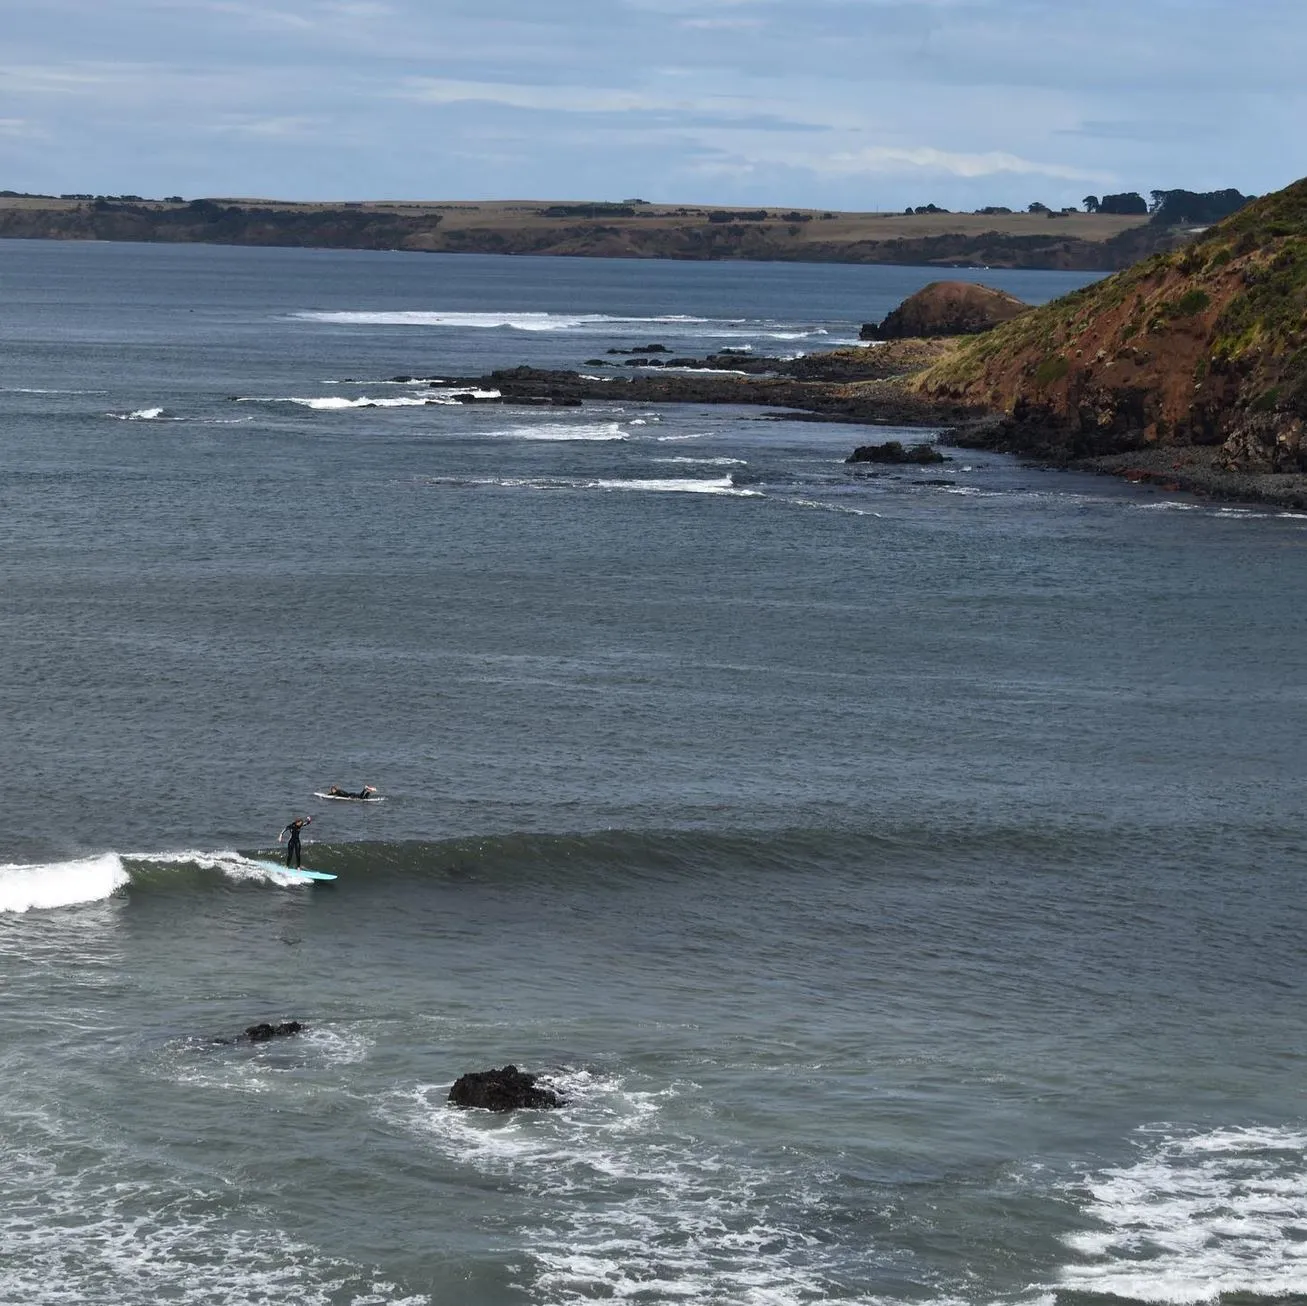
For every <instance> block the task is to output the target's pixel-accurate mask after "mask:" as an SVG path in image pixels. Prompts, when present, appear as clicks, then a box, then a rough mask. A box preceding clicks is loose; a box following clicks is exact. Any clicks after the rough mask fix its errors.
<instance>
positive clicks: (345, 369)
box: [0, 242, 1307, 1306]
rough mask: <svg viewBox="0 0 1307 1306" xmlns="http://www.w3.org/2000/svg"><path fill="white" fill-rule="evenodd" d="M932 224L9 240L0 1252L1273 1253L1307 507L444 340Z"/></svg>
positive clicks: (964, 1260) (945, 1257)
mask: <svg viewBox="0 0 1307 1306" xmlns="http://www.w3.org/2000/svg"><path fill="white" fill-rule="evenodd" d="M936 275H938V273H937V272H932V271H931V270H927V269H898V268H871V267H800V266H786V265H774V266H769V265H746V264H706V265H687V264H669V263H619V262H599V261H590V260H571V259H557V260H533V259H493V258H481V257H473V256H466V257H459V256H422V255H407V254H393V255H388V254H364V253H335V252H333V253H325V252H314V251H276V250H236V249H219V248H204V247H177V248H169V247H162V246H158V247H147V246H109V245H89V244H87V245H81V244H67V245H59V244H53V243H51V244H41V243H27V242H0V304H2V307H0V727H2V731H3V733H2V734H0V741H2V743H0V760H2V761H3V775H4V790H5V799H6V801H5V806H4V820H3V826H2V827H0V830H2V833H0V1301H4V1302H6V1303H7V1302H14V1303H19V1302H21V1303H65V1302H94V1303H97V1304H99V1303H103V1304H105V1306H126V1304H128V1303H131V1304H133V1306H135V1304H142V1306H143V1304H144V1303H154V1302H158V1301H177V1302H183V1303H188V1304H195V1306H199V1304H201V1303H202V1304H204V1306H219V1304H221V1306H238V1304H240V1306H244V1304H245V1303H271V1302H278V1303H280V1302H296V1303H331V1304H332V1306H343V1304H345V1303H357V1304H363V1303H377V1304H381V1303H386V1304H393V1303H413V1304H415V1306H416V1304H418V1303H424V1304H425V1303H457V1304H459V1306H463V1304H465V1303H466V1304H470V1306H482V1304H494V1306H498V1304H499V1303H521V1302H526V1303H535V1304H536V1306H553V1304H562V1303H573V1302H583V1301H591V1300H627V1301H632V1302H640V1303H650V1304H653V1303H664V1302H713V1303H740V1304H741V1306H763V1304H764V1303H767V1304H772V1303H775V1304H778V1306H790V1304H791V1303H803V1302H816V1301H836V1302H861V1303H877V1304H880V1303H940V1304H941V1306H942V1304H943V1303H962V1302H966V1303H990V1302H1004V1303H1031V1304H1034V1303H1048V1302H1059V1303H1064V1304H1067V1306H1069V1304H1070V1303H1077V1302H1084V1301H1088V1300H1099V1299H1103V1298H1102V1295H1110V1296H1111V1298H1112V1299H1126V1300H1134V1301H1144V1302H1155V1303H1163V1302H1166V1303H1182V1302H1183V1303H1190V1302H1200V1301H1208V1300H1212V1299H1214V1298H1216V1297H1218V1296H1219V1295H1221V1294H1249V1295H1251V1296H1252V1297H1254V1298H1258V1297H1266V1298H1269V1297H1274V1296H1283V1295H1286V1294H1287V1295H1294V1294H1298V1295H1301V1294H1304V1293H1307V1111H1305V1110H1304V1104H1303V1094H1302V1082H1303V1072H1304V1064H1305V1063H1304V1055H1305V1049H1304V1037H1303V1020H1302V1009H1303V998H1304V987H1305V986H1304V977H1303V960H1304V956H1303V953H1304V949H1303V943H1302V936H1303V923H1304V913H1303V891H1302V886H1301V868H1302V865H1303V861H1304V843H1303V839H1302V837H1301V835H1300V827H1301V823H1302V818H1303V803H1302V797H1301V782H1300V777H1301V775H1302V773H1303V767H1304V744H1303V731H1302V727H1301V710H1302V700H1303V695H1304V691H1303V688H1302V685H1301V683H1300V681H1301V675H1300V665H1301V647H1302V635H1303V630H1302V615H1301V614H1302V613H1303V611H1304V610H1305V609H1307V604H1305V602H1304V600H1305V599H1307V593H1305V591H1307V580H1305V578H1304V566H1303V561H1304V553H1303V550H1304V547H1307V519H1304V518H1303V517H1302V516H1300V515H1297V514H1293V513H1285V512H1280V511H1277V510H1268V509H1262V508H1257V507H1239V506H1222V505H1218V504H1212V503H1206V502H1202V501H1199V500H1194V499H1186V498H1183V497H1180V496H1170V495H1165V494H1161V493H1158V492H1156V491H1153V490H1148V489H1142V488H1139V487H1134V486H1129V485H1124V484H1120V483H1117V482H1115V481H1109V480H1100V479H1092V478H1087V477H1082V476H1076V475H1069V474H1057V473H1052V472H1047V471H1042V470H1038V469H1034V468H1029V467H1024V466H1022V465H1020V464H1019V463H1018V462H1016V461H1014V460H1011V459H1007V458H1004V457H1001V456H997V455H989V454H979V453H970V452H963V451H957V450H954V451H950V452H951V457H952V461H950V462H947V463H944V464H941V465H938V466H935V467H930V468H926V469H921V468H892V469H877V468H870V467H865V466H852V467H850V466H846V465H845V464H844V462H843V459H844V457H845V456H846V455H847V453H848V452H849V450H850V449H851V448H852V447H853V445H854V444H857V443H862V442H865V441H866V440H867V439H869V438H877V439H880V438H892V437H895V436H903V437H905V438H914V437H913V435H912V433H905V432H895V431H892V430H882V431H881V432H872V433H868V431H867V430H865V429H864V428H857V427H844V426H828V425H815V424H812V423H804V422H799V421H794V420H788V419H787V418H785V416H784V415H782V416H781V419H780V420H775V418H776V415H775V414H770V415H768V414H763V413H760V412H759V411H757V410H753V409H749V408H725V407H699V406H684V407H654V406H643V405H626V404H623V403H622V402H620V401H618V400H615V401H613V402H611V403H598V402H596V403H588V404H587V405H586V406H585V407H584V408H582V409H579V410H533V409H523V408H512V407H505V406H499V405H495V404H493V403H486V404H482V405H476V406H468V405H461V404H458V403H456V402H453V401H452V388H451V387H450V386H447V385H445V384H444V382H446V381H452V380H456V379H457V378H459V377H465V376H471V375H482V374H485V373H488V372H489V371H490V370H492V369H493V368H496V367H506V366H514V365H517V364H519V363H523V362H525V363H531V364H534V365H543V366H580V367H582V368H585V367H586V366H587V365H586V360H587V359H589V358H593V357H605V358H608V357H611V358H612V359H613V361H616V362H619V363H620V362H621V361H622V360H621V358H619V357H617V356H608V355H606V354H605V350H607V349H609V348H628V349H629V348H631V347H633V346H635V345H641V344H648V343H654V342H657V343H664V344H667V345H668V346H669V348H672V349H673V350H674V351H675V352H676V353H678V354H688V353H703V352H706V351H709V350H712V349H716V348H721V347H723V346H728V347H733V348H742V349H749V350H753V351H755V352H758V353H772V354H774V353H777V352H780V353H796V352H801V351H810V350H814V349H820V348H824V347H830V346H833V345H836V344H840V343H846V342H849V341H852V340H853V339H855V338H856V335H857V329H858V326H859V324H860V323H861V322H862V321H864V320H874V319H876V318H879V317H880V316H882V315H883V314H884V313H885V312H886V311H888V309H889V308H891V307H893V306H894V304H895V303H897V302H898V300H899V299H901V298H902V297H903V296H904V295H906V294H907V293H909V292H910V291H911V290H914V289H916V288H918V287H919V286H921V285H923V284H924V283H925V282H926V281H928V280H930V279H932V277H934V276H936ZM949 275H953V274H951V273H950V274H949ZM959 275H967V276H974V277H976V278H977V279H981V280H986V281H989V282H990V283H992V284H996V285H999V286H1001V287H1003V288H1005V289H1009V290H1012V291H1014V292H1015V293H1017V294H1019V295H1022V296H1023V297H1025V298H1027V299H1031V300H1037V299H1042V298H1047V297H1049V296H1050V295H1053V294H1056V293H1061V292H1062V291H1064V290H1067V289H1070V288H1071V287H1073V286H1074V285H1077V284H1080V283H1081V282H1083V280H1085V278H1083V277H1076V276H1072V275H1068V274H1053V273H997V272H993V273H966V274H959ZM591 370H592V371H593V373H594V374H596V375H603V374H606V373H605V372H603V371H600V370H598V369H593V368H591ZM615 374H620V373H615ZM398 377H408V378H411V379H409V380H405V381H401V380H397V379H396V378H398ZM485 393H486V394H487V396H489V395H490V393H491V390H490V388H487V390H486V392H485ZM331 783H339V784H342V785H346V786H350V787H354V788H358V787H361V785H363V784H364V783H371V784H375V785H377V786H378V788H379V790H380V792H382V793H383V794H384V795H385V796H386V798H387V801H386V803H385V804H381V805H371V806H370V805H367V804H362V803H359V804H345V803H323V802H321V801H320V800H317V799H315V798H314V797H313V791H314V790H317V789H322V788H323V787H324V786H325V785H327V784H331ZM297 815H312V816H313V817H314V821H313V824H312V825H311V826H310V827H309V829H308V832H307V833H308V835H309V836H311V838H310V839H309V840H308V841H307V842H306V846H305V863H306V865H312V866H315V867H319V868H321V869H323V870H328V871H331V872H334V873H335V874H336V875H337V876H338V877H339V878H338V879H337V880H336V881H335V882H334V883H331V884H319V885H313V886H310V885H306V884H304V883H302V882H298V883H297V882H295V881H293V880H292V879H290V878H288V877H285V876H283V875H281V874H279V873H278V872H276V871H270V870H268V869H266V867H262V866H259V865H257V864H256V863H257V862H259V861H261V860H262V861H266V860H267V859H268V858H269V857H272V856H274V855H275V853H276V848H277V844H276V837H277V832H278V830H280V828H281V827H282V826H283V825H285V824H286V823H287V822H288V821H289V820H290V819H291V818H292V817H294V816H297ZM288 1019H296V1020H300V1021H303V1022H304V1023H305V1025H306V1026H307V1029H306V1031H305V1032H304V1033H303V1034H301V1035H299V1036H296V1037H293V1038H288V1039H283V1040H276V1041H274V1042H272V1043H266V1044H258V1045H251V1044H248V1043H244V1042H231V1041H229V1040H231V1039H232V1038H233V1037H234V1036H235V1035H237V1034H239V1032H240V1031H241V1030H242V1029H243V1028H244V1027H245V1026H246V1025H248V1024H251V1023H254V1022H256V1021H263V1020H272V1021H277V1020H288ZM509 1062H512V1063H515V1064H517V1065H519V1066H521V1067H523V1068H525V1069H529V1070H532V1071H536V1072H539V1073H542V1074H543V1075H545V1076H546V1077H547V1079H548V1081H549V1082H550V1083H552V1084H553V1085H554V1086H555V1087H556V1088H557V1089H558V1091H559V1092H560V1093H562V1095H563V1096H564V1097H565V1098H566V1102H567V1104H566V1106H564V1107H563V1108H562V1109H561V1110H558V1111H554V1112H538V1113H527V1114H521V1115H516V1116H508V1117H494V1116H489V1115H487V1114H485V1113H480V1112H471V1113H462V1112H458V1111H456V1110H454V1109H452V1108H450V1107H449V1106H448V1105H447V1104H446V1102H445V1097H446V1094H447V1092H448V1087H449V1085H450V1083H451V1082H452V1081H453V1079H454V1078H455V1077H457V1076H458V1075H459V1074H460V1073H462V1072H463V1071H466V1070H474V1069H485V1068H487V1067H489V1066H492V1065H495V1066H498V1065H503V1064H506V1063H509Z"/></svg>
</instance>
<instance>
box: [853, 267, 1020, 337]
mask: <svg viewBox="0 0 1307 1306" xmlns="http://www.w3.org/2000/svg"><path fill="white" fill-rule="evenodd" d="M1029 307H1030V305H1029V304H1026V303H1023V302H1022V301H1021V300H1019V299H1018V298H1017V297H1016V296H1015V295H1009V294H1008V293H1007V291H1005V290H994V289H993V288H992V287H990V286H981V285H977V284H975V283H973V282H970V281H932V282H931V283H930V285H928V286H923V287H922V288H921V289H920V290H918V291H917V293H916V294H915V295H909V296H908V297H907V299H905V300H904V301H903V303H901V304H900V305H899V306H898V308H896V309H895V310H894V311H893V312H892V313H890V314H889V316H888V317H886V318H885V320H884V321H883V322H882V323H881V324H880V325H879V326H865V327H863V328H862V338H863V339H864V340H904V339H911V338H914V337H918V336H970V335H979V334H980V333H981V332H982V331H990V330H992V329H993V328H994V327H996V326H998V325H1000V324H1001V323H1003V322H1010V321H1011V320H1012V319H1013V318H1014V317H1020V315H1021V314H1022V313H1024V312H1026V310H1027V309H1029Z"/></svg>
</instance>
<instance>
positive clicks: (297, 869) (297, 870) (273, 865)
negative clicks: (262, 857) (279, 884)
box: [250, 858, 336, 880]
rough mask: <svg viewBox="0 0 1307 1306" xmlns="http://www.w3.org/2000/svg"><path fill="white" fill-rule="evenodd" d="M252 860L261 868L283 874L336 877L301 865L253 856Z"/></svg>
mask: <svg viewBox="0 0 1307 1306" xmlns="http://www.w3.org/2000/svg"><path fill="white" fill-rule="evenodd" d="M250 860H251V861H253V862H254V865H255V866H257V867H258V868H259V869H260V870H264V871H280V872H281V873H282V874H283V875H293V876H295V877H297V878H298V879H301V880H334V879H335V878H336V877H335V876H334V875H331V874H329V873H328V872H327V871H309V870H305V869H304V868H303V867H301V866H283V865H282V864H281V863H280V862H261V861H257V860H255V859H253V858H251V859H250Z"/></svg>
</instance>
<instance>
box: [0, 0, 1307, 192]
mask: <svg viewBox="0 0 1307 1306" xmlns="http://www.w3.org/2000/svg"><path fill="white" fill-rule="evenodd" d="M0 33H2V35H0V189H10V190H20V191H34V192H46V193H54V194H60V193H65V192H89V193H94V194H122V193H132V194H138V195H143V196H164V195H174V194H180V195H184V196H185V197H186V198H188V199H189V198H195V197H197V196H264V197H276V198H285V199H310V200H329V199H341V200H350V199H546V198H547V199H598V200H621V199H628V198H634V197H639V198H643V199H648V200H652V201H655V202H696V203H704V204H714V203H715V204H741V205H743V204H748V205H759V204H786V205H795V206H800V207H822V208H832V209H848V210H886V209H901V208H904V207H906V206H908V205H917V204H927V203H935V204H940V205H942V206H944V207H946V208H951V209H970V208H976V207H980V206H982V205H986V204H1005V205H1008V206H1010V207H1014V208H1016V207H1021V208H1024V207H1025V206H1026V205H1027V204H1028V203H1030V202H1031V201H1034V200H1038V201H1040V202H1041V203H1045V204H1049V205H1051V206H1053V207H1060V206H1062V205H1065V204H1077V203H1079V202H1080V201H1081V199H1082V198H1083V197H1084V196H1085V195H1087V194H1096V195H1101V194H1104V193H1107V192H1115V191H1121V190H1138V191H1140V192H1142V193H1143V194H1145V195H1147V193H1148V191H1149V190H1150V189H1154V188H1156V189H1169V188H1173V187H1186V188H1188V189H1191V190H1210V189H1218V188H1223V187H1226V186H1236V187H1238V188H1239V189H1241V190H1243V191H1245V192H1250V193H1258V194H1260V193H1263V192H1265V191H1268V190H1274V189H1278V188H1279V187H1281V186H1283V185H1286V184H1287V183H1288V182H1290V181H1293V180H1295V179H1297V178H1298V177H1300V176H1302V175H1304V174H1307V130H1305V129H1307V77H1305V76H1304V73H1303V70H1304V69H1307V0H0Z"/></svg>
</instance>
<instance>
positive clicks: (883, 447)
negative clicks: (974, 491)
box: [844, 440, 949, 467]
mask: <svg viewBox="0 0 1307 1306" xmlns="http://www.w3.org/2000/svg"><path fill="white" fill-rule="evenodd" d="M844 461H845V462H846V463H913V464H917V465H920V466H923V467H924V466H926V465H927V464H929V463H946V462H948V461H949V460H948V459H947V458H946V457H945V456H944V455H943V454H942V453H940V451H939V450H938V449H936V448H935V446H934V445H933V444H913V445H909V446H908V447H907V448H906V449H905V448H904V447H903V444H902V442H901V441H899V440H886V441H885V443H884V444H860V445H859V446H858V447H857V448H856V449H855V450H854V451H853V452H852V453H851V454H850V455H849V456H848V457H847V458H846V459H845V460H844Z"/></svg>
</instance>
